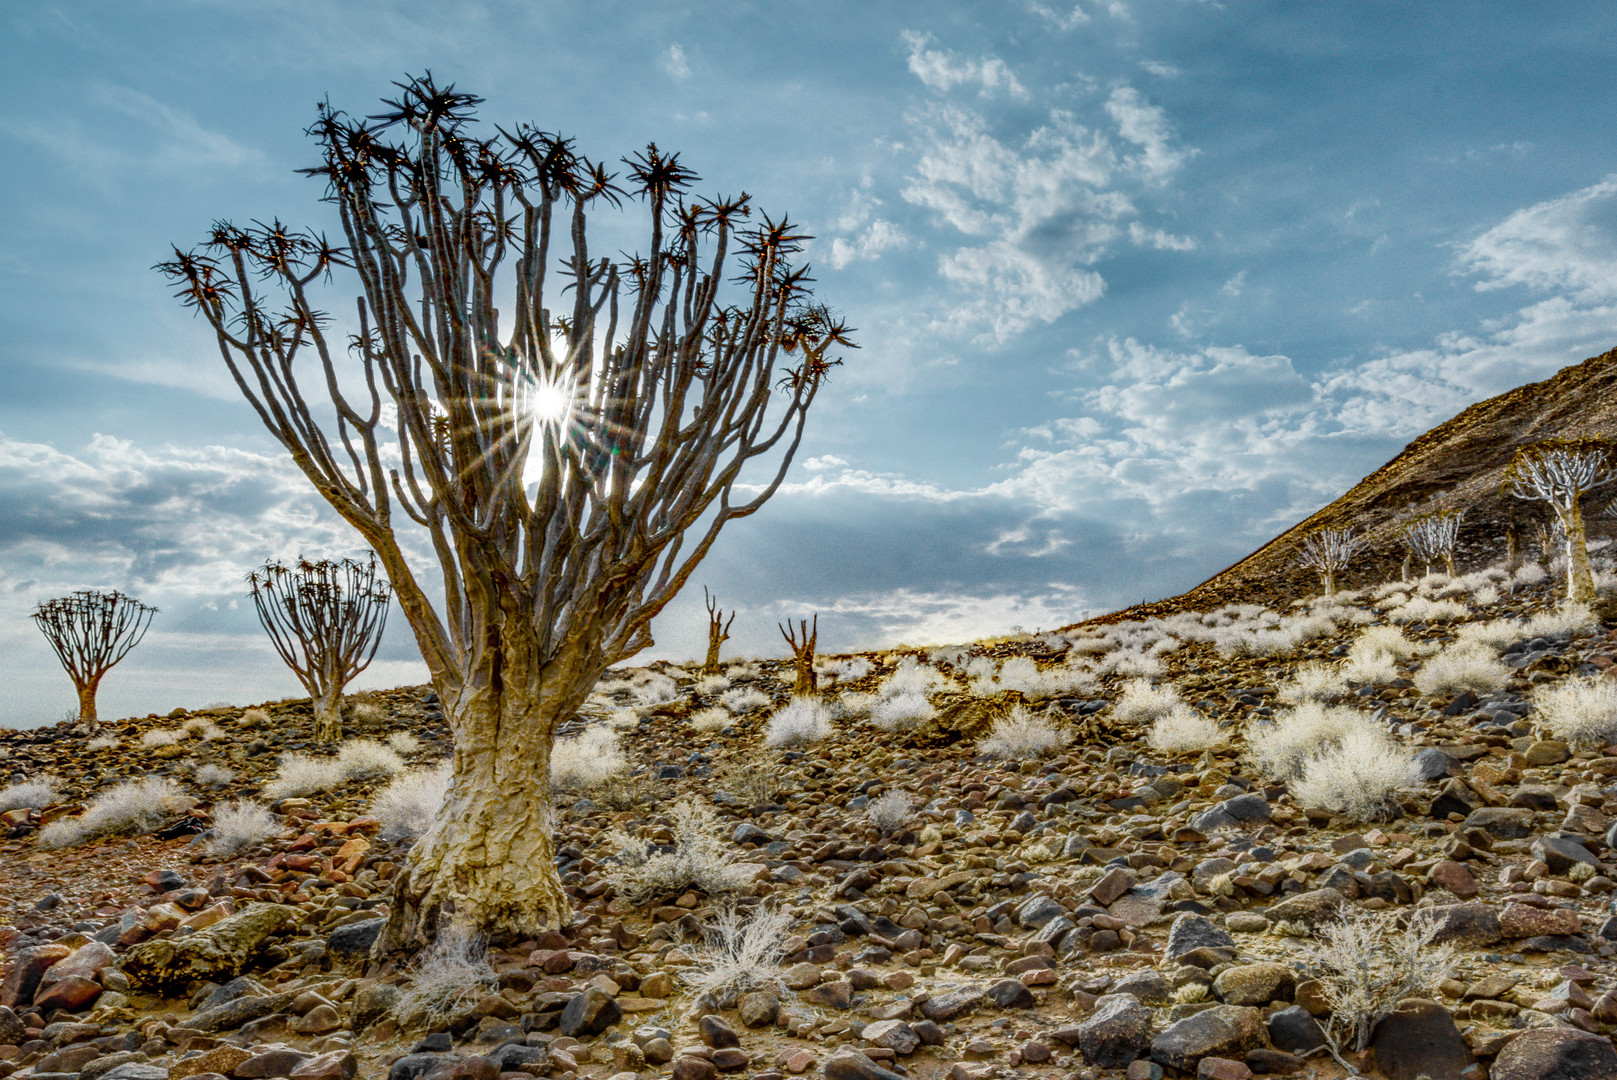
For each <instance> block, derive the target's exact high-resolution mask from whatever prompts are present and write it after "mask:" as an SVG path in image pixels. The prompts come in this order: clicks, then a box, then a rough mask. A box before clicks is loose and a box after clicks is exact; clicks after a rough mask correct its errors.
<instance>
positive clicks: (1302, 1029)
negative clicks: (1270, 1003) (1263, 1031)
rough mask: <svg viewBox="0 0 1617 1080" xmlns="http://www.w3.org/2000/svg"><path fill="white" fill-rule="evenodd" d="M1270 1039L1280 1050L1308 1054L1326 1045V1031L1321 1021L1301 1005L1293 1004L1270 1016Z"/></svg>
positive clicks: (1268, 1025)
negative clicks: (1322, 1028)
mask: <svg viewBox="0 0 1617 1080" xmlns="http://www.w3.org/2000/svg"><path fill="white" fill-rule="evenodd" d="M1267 1027H1268V1029H1269V1041H1270V1042H1271V1043H1273V1044H1274V1046H1275V1048H1276V1049H1278V1050H1283V1051H1286V1052H1287V1053H1291V1054H1306V1053H1308V1052H1309V1051H1311V1050H1317V1049H1319V1048H1320V1047H1322V1046H1324V1045H1325V1033H1324V1032H1323V1031H1321V1030H1320V1029H1319V1022H1318V1021H1316V1020H1315V1019H1314V1017H1313V1015H1312V1014H1311V1013H1310V1012H1309V1011H1308V1010H1307V1009H1305V1008H1303V1007H1302V1006H1301V1005H1291V1006H1288V1007H1286V1008H1284V1009H1281V1010H1279V1011H1278V1012H1276V1013H1274V1014H1272V1015H1271V1016H1270V1017H1269V1020H1268V1023H1267Z"/></svg>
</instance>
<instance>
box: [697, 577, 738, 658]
mask: <svg viewBox="0 0 1617 1080" xmlns="http://www.w3.org/2000/svg"><path fill="white" fill-rule="evenodd" d="M702 602H703V603H704V604H706V605H707V659H706V660H704V661H703V662H702V671H703V672H704V673H706V674H708V675H716V674H718V671H719V646H720V645H723V644H724V643H725V642H726V641H729V640H730V626H731V624H733V623H734V622H735V621H736V613H735V612H733V611H732V612H730V618H729V619H726V618H725V617H724V612H723V611H722V610H720V608H719V598H718V597H717V596H712V595H709V593H708V591H707V586H705V585H704V586H702Z"/></svg>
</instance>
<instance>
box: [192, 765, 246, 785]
mask: <svg viewBox="0 0 1617 1080" xmlns="http://www.w3.org/2000/svg"><path fill="white" fill-rule="evenodd" d="M194 775H195V776H196V782H197V783H199V784H201V785H202V786H203V787H224V786H225V785H226V784H228V783H230V782H231V781H232V780H234V779H236V770H234V769H232V768H230V767H228V766H226V765H216V764H214V763H213V762H209V763H208V764H206V765H199V766H197V771H196V773H195V774H194Z"/></svg>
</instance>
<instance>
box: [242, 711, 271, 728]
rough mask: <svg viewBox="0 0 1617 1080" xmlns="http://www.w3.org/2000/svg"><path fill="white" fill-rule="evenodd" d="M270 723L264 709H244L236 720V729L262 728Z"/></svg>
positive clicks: (268, 715)
mask: <svg viewBox="0 0 1617 1080" xmlns="http://www.w3.org/2000/svg"><path fill="white" fill-rule="evenodd" d="M269 722H270V714H269V713H268V712H267V711H265V710H264V709H245V710H243V711H242V714H241V716H240V717H238V718H237V720H236V726H237V727H243V728H255V727H262V726H263V725H265V724H267V723H269Z"/></svg>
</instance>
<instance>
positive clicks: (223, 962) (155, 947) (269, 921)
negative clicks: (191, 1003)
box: [120, 904, 298, 993]
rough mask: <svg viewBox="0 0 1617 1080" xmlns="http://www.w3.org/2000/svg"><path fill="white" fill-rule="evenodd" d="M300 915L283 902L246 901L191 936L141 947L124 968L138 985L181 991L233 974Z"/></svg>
mask: <svg viewBox="0 0 1617 1080" xmlns="http://www.w3.org/2000/svg"><path fill="white" fill-rule="evenodd" d="M297 918H298V912H297V909H295V908H291V907H287V906H286V905H284V904H248V905H247V906H246V907H244V908H243V909H242V910H240V911H238V912H236V914H234V915H231V916H230V917H229V918H226V919H223V920H221V921H219V922H216V923H214V924H213V925H212V926H210V927H207V928H206V929H203V930H198V931H197V932H196V933H194V934H192V935H190V936H189V937H183V938H165V939H161V940H157V941H148V942H146V943H145V944H142V945H137V946H135V947H134V948H132V949H130V950H129V951H128V952H127V953H125V954H124V958H123V963H122V964H121V965H120V967H121V968H122V970H123V973H124V974H125V975H127V976H128V977H129V981H130V984H131V985H132V986H133V987H134V988H135V989H137V990H153V991H157V992H160V993H167V992H173V991H178V990H182V989H184V988H185V986H186V985H187V984H188V983H190V982H192V981H193V980H204V981H206V980H212V981H215V982H218V981H221V980H223V979H230V978H234V977H235V976H237V975H239V974H241V972H242V969H243V968H245V967H246V966H247V961H248V960H250V959H251V958H252V955H253V952H254V951H255V950H256V949H257V948H258V946H259V945H260V944H261V943H262V942H263V940H264V939H265V938H267V937H269V936H270V935H271V934H273V933H275V932H276V931H277V930H280V929H282V928H283V927H285V926H287V925H288V924H289V923H292V922H293V921H295V920H296V919H297Z"/></svg>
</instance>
